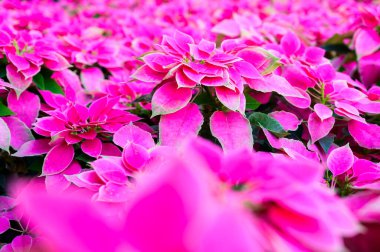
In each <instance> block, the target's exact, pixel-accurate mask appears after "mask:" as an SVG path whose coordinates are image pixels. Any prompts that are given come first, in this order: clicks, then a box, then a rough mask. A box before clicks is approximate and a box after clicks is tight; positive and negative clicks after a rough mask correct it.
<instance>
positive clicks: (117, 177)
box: [91, 157, 128, 184]
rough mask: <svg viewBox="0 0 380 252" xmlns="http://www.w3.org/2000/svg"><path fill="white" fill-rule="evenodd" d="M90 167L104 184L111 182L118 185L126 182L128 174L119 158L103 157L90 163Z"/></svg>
mask: <svg viewBox="0 0 380 252" xmlns="http://www.w3.org/2000/svg"><path fill="white" fill-rule="evenodd" d="M91 166H92V167H93V168H94V170H95V171H96V173H97V175H98V176H99V177H100V178H101V179H102V180H103V181H104V182H108V181H112V182H113V183H118V184H126V183H127V182H128V173H127V171H126V170H125V169H124V167H123V163H122V160H121V158H119V157H103V158H101V159H98V160H95V161H94V162H92V163H91Z"/></svg>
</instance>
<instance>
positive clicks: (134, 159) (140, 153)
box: [122, 143, 150, 171]
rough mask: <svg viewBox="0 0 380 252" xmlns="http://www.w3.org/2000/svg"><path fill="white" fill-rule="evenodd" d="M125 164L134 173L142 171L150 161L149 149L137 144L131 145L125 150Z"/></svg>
mask: <svg viewBox="0 0 380 252" xmlns="http://www.w3.org/2000/svg"><path fill="white" fill-rule="evenodd" d="M122 157H123V162H124V163H125V164H126V166H127V167H128V168H130V169H131V170H132V171H136V170H140V169H141V168H143V167H144V166H145V164H146V162H147V161H148V159H149V157H150V155H149V152H148V150H147V149H145V148H144V147H143V146H141V145H139V144H135V143H129V144H127V145H126V146H125V147H124V150H123V154H122Z"/></svg>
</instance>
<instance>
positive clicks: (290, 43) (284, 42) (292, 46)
mask: <svg viewBox="0 0 380 252" xmlns="http://www.w3.org/2000/svg"><path fill="white" fill-rule="evenodd" d="M280 44H281V47H282V49H283V50H284V52H285V53H286V55H288V56H290V55H292V54H294V53H296V52H297V51H298V49H299V48H300V47H301V41H300V39H299V38H298V37H297V36H296V35H295V34H294V33H293V32H288V33H286V34H285V36H283V37H282V39H281V42H280Z"/></svg>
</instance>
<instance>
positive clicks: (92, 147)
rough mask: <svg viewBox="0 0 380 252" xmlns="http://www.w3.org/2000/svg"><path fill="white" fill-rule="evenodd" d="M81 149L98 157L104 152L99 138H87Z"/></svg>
mask: <svg viewBox="0 0 380 252" xmlns="http://www.w3.org/2000/svg"><path fill="white" fill-rule="evenodd" d="M81 149H82V151H83V152H84V153H86V154H87V155H89V156H91V157H95V158H97V157H98V156H99V155H100V153H102V141H100V140H99V139H98V138H95V139H92V140H85V141H84V142H83V143H82V144H81Z"/></svg>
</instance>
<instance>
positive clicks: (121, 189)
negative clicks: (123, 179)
mask: <svg viewBox="0 0 380 252" xmlns="http://www.w3.org/2000/svg"><path fill="white" fill-rule="evenodd" d="M131 194H132V191H131V189H130V188H128V187H127V185H120V184H116V183H112V182H108V183H107V184H106V185H104V186H102V187H100V188H99V193H98V195H97V197H96V200H98V201H104V202H126V201H127V200H128V199H129V198H130V197H131V196H130V195H131Z"/></svg>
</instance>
